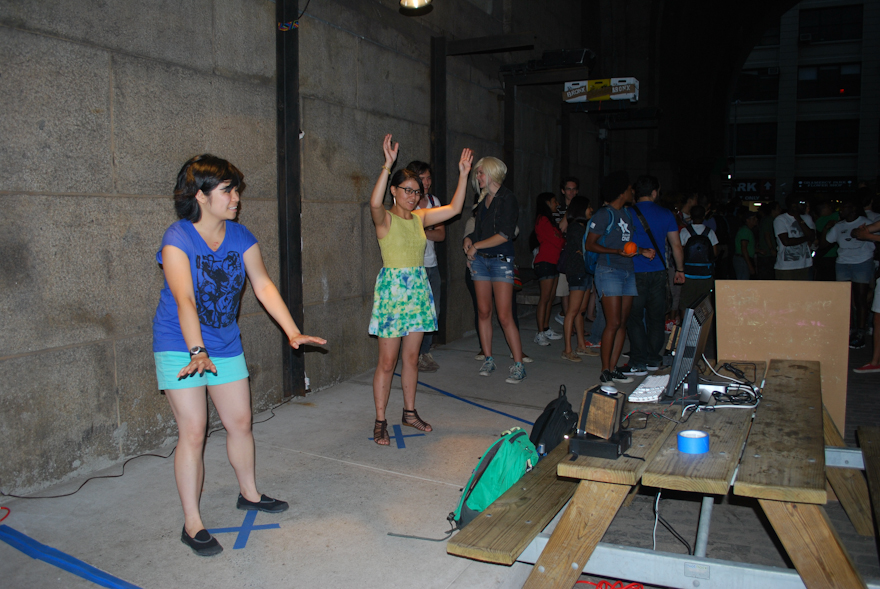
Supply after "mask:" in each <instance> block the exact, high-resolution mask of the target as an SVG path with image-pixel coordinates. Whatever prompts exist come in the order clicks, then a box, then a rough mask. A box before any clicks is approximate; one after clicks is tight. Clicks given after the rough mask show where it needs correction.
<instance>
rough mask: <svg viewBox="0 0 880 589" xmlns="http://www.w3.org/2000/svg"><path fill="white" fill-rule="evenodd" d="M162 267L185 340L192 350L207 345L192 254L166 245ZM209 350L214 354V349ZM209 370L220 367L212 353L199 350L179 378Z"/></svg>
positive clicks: (178, 375) (214, 371)
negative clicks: (210, 356)
mask: <svg viewBox="0 0 880 589" xmlns="http://www.w3.org/2000/svg"><path fill="white" fill-rule="evenodd" d="M162 269H163V271H164V272H165V280H167V281H168V288H170V289H171V295H172V296H173V297H174V302H175V303H177V318H178V319H179V321H180V332H181V333H182V334H183V341H184V342H186V347H187V349H190V350H191V349H192V348H194V347H196V346H199V347H202V348H204V347H205V340H204V339H202V326H201V324H200V323H199V312H198V310H197V309H196V295H195V289H194V288H193V281H192V269H191V268H190V265H189V257H187V255H186V253H185V252H184V251H183V250H181V249H180V248H177V247H175V246H173V245H166V246H165V247H163V248H162ZM208 353H209V354H210V350H208ZM206 370H207V371H210V372H213V373H214V374H217V368H216V367H215V366H214V363H213V362H212V361H211V359H210V358H209V357H208V354H204V353H200V354H196V355H195V356H192V357H191V358H190V362H189V364H187V365H186V366H184V367H183V369H181V371H180V372H179V373H178V374H177V378H183V377H184V376H187V375H190V374H193V373H195V372H198V373H199V374H204V373H205V371H206Z"/></svg>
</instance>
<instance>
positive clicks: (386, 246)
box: [379, 213, 428, 268]
mask: <svg viewBox="0 0 880 589" xmlns="http://www.w3.org/2000/svg"><path fill="white" fill-rule="evenodd" d="M390 215H391V226H390V227H389V229H388V233H387V235H385V237H383V238H382V239H380V240H379V249H380V250H382V264H383V265H384V266H385V267H386V268H413V267H415V266H424V265H425V244H426V243H427V241H428V238H427V237H425V228H424V227H422V220H421V219H419V218H418V217H417V216H415V215H413V217H412V219H410V220H409V221H407V220H406V219H403V218H401V217H398V216H397V215H395V214H394V213H390Z"/></svg>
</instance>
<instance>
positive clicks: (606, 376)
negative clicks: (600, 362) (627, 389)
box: [599, 370, 614, 384]
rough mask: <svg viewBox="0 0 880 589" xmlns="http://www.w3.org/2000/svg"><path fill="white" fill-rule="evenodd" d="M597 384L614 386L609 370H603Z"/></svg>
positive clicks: (612, 376)
mask: <svg viewBox="0 0 880 589" xmlns="http://www.w3.org/2000/svg"><path fill="white" fill-rule="evenodd" d="M599 382H600V383H601V384H614V375H613V374H612V373H611V371H610V370H603V371H602V374H600V375H599Z"/></svg>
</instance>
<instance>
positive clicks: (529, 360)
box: [510, 352, 535, 364]
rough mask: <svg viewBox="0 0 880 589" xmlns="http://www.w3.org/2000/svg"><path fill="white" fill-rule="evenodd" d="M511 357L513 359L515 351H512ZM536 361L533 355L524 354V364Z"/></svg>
mask: <svg viewBox="0 0 880 589" xmlns="http://www.w3.org/2000/svg"><path fill="white" fill-rule="evenodd" d="M510 359H511V360H513V352H511V353H510ZM534 361H535V359H534V358H532V357H531V356H526V355H525V354H523V364H531V363H532V362H534Z"/></svg>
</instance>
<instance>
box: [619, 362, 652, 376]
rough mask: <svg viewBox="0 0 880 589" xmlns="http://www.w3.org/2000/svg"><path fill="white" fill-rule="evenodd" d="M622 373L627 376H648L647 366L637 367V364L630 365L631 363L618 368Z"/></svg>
mask: <svg viewBox="0 0 880 589" xmlns="http://www.w3.org/2000/svg"><path fill="white" fill-rule="evenodd" d="M618 370H619V371H620V373H621V374H623V375H626V376H648V369H647V368H637V367H635V366H630V365H629V364H624V365H623V366H621V367H620V368H618Z"/></svg>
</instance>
